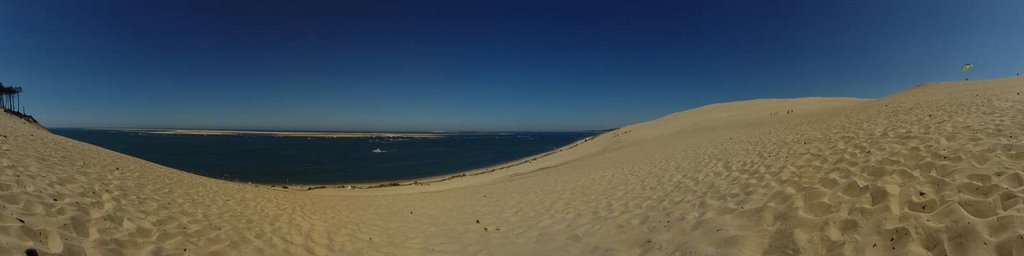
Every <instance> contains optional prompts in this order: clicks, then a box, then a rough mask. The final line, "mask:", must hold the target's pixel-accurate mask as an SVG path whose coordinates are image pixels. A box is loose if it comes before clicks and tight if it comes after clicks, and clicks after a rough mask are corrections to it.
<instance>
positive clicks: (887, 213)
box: [0, 78, 1024, 255]
mask: <svg viewBox="0 0 1024 256" xmlns="http://www.w3.org/2000/svg"><path fill="white" fill-rule="evenodd" d="M1021 94H1024V79H1020V78H1008V79H997V80H988V81H971V82H945V83H933V84H925V85H920V86H916V87H913V88H911V89H908V90H906V91H904V92H901V93H898V94H895V95H892V96H889V97H886V98H882V99H877V100H863V99H850V98H804V99H777V100H753V101H742V102H733V103H722V104H714V105H709V106H705V107H701V108H697V109H693V110H689V111H684V112H679V113H676V114H672V115H669V116H666V117H664V118H661V119H658V120H653V121H650V122H646V123H641V124H636V125H632V126H627V127H623V128H621V129H618V130H615V131H612V132H609V133H606V134H603V135H600V136H598V137H596V138H594V139H592V140H590V141H587V142H585V143H582V144H580V145H578V146H576V147H573V148H569V149H566V150H563V151H562V152H557V153H555V154H551V155H549V156H546V157H542V158H538V159H535V160H531V161H527V162H525V163H523V164H519V165H515V166H510V167H509V168H506V169H504V170H500V171H495V172H491V173H488V174H485V175H475V176H470V177H465V178H460V179H454V180H450V181H445V182H440V183H434V184H431V185H419V186H402V187H389V188H379V189H356V190H347V189H319V190H312V191H292V190H281V189H277V188H270V187H266V186H254V185H248V184H238V183H231V182H226V181H220V180H214V179H209V178H204V177H200V176H196V175H191V174H188V173H185V172H181V171H177V170H173V169H170V168H166V167H162V166H159V165H156V164H152V163H149V162H146V161H142V160H139V159H135V158H132V157H128V156H125V155H122V154H119V153H116V152H111V151H108V150H105V149H102V148H98V147H94V146H91V145H87V144H84V143H80V142H76V141H72V140H69V139H66V138H63V137H59V136H56V135H53V134H50V133H48V132H46V131H44V130H41V129H39V128H36V127H34V126H31V125H28V124H27V123H25V122H23V121H21V120H20V119H17V118H15V117H12V116H10V115H6V114H2V115H0V254H4V255H18V254H23V253H24V251H25V250H26V249H28V248H33V249H35V250H37V251H39V252H41V253H43V254H61V255H83V254H89V255H118V254H128V255H137V254H144V255H149V254H156V255H165V254H166V255H305V254H311V255H339V254H344V255H423V254H426V255H434V254H441V255H605V254H613V255H794V254H800V255H822V254H838V255H843V254H853V255H864V254H870V255H1024V206H1022V203H1024V202H1022V200H1024V199H1022V197H1021V196H1022V193H1024V140H1022V139H1021V137H1022V136H1024V95H1021Z"/></svg>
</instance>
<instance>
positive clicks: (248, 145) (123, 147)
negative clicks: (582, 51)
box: [51, 129, 595, 184]
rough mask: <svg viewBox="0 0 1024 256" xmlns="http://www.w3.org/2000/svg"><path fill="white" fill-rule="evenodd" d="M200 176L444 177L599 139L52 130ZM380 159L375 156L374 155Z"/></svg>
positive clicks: (317, 179)
mask: <svg viewBox="0 0 1024 256" xmlns="http://www.w3.org/2000/svg"><path fill="white" fill-rule="evenodd" d="M51 131H53V132H54V133H56V134H59V135H61V136H64V137H68V138H72V139H75V140H78V141H82V142H86V143H90V144H93V145H97V146H100V147H104V148H107V149H110V150H113V151H117V152H121V153H124V154H127V155H131V156H134V157H138V158H141V159H145V160H147V161H150V162H154V163H158V164H162V165H165V166H169V167H172V168H175V169H179V170H185V171H189V172H192V173H195V174H199V175H203V176H207V177H213V178H220V179H227V180H238V181H251V182H259V183H292V184H331V183H342V182H346V183H347V182H375V181H390V180H397V179H409V178H420V177H428V176H435V175H443V174H449V173H455V172H460V171H466V170H471V169H475V168H481V167H487V166H491V165H495V164H500V163H504V162H508V161H512V160H516V159H519V158H523V157H527V156H530V155H534V154H538V153H542V152H545V151H549V150H552V149H555V148H558V147H561V146H564V145H568V144H569V143H572V142H574V141H576V140H579V139H582V138H584V137H587V136H591V135H595V133H589V132H587V133H584V132H573V133H494V134H472V135H455V136H447V137H439V138H303V137H274V136H251V135H240V136H202V135H165V134H145V133H138V132H131V131H114V130H92V129H51ZM378 148H379V149H381V150H382V151H385V152H383V153H375V152H373V151H374V149H378Z"/></svg>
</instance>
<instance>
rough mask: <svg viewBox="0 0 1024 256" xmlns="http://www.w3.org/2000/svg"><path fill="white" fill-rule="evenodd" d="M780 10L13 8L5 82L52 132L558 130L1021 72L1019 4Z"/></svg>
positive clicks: (747, 6)
mask: <svg viewBox="0 0 1024 256" xmlns="http://www.w3.org/2000/svg"><path fill="white" fill-rule="evenodd" d="M777 2H780V3H776V1H672V2H639V1H630V2H603V1H568V2H551V1H395V2H392V1H362V2H342V1H322V2H320V1H318V2H295V1H290V2H289V3H285V2H274V1H253V2H246V1H236V2H217V1H20V0H14V1H11V0H7V1H2V2H0V81H3V82H4V83H5V84H7V85H16V86H22V87H24V88H25V92H24V93H23V95H22V100H23V101H24V103H25V104H26V107H27V108H28V112H29V114H32V115H34V116H36V117H37V119H39V120H40V121H41V122H42V123H43V124H44V125H47V126H49V127H148V128H221V129H286V130H387V131H396V130H397V131H430V130H484V131H492V130H501V131H510V130H517V131H518V130H522V131H538V130H542V131H565V130H588V129H606V128H613V127H618V126H622V125H627V124H631V123H636V122H641V121H645V120H649V119H653V118H657V117H660V116H663V115H666V114H669V113H673V112H677V111H681V110H685V109H689V108H694V107H698V106H701V105H705V104H709V103H716V102H727V101H735V100H743V99H753V98H791V97H806V96H852V97H868V98H877V97H882V96H885V95H888V94H891V93H894V92H897V91H900V90H902V89H903V88H906V87H909V86H911V85H914V84H917V83H922V82H929V81H939V80H962V79H964V77H965V76H969V77H970V78H972V79H983V78H994V77H1005V76H1012V75H1014V74H1016V73H1018V72H1024V47H1022V46H1021V45H1022V42H1024V18H1021V17H1022V16H1021V15H1020V10H1024V1H964V0H961V1H935V0H930V1H777ZM964 63H972V64H974V65H975V69H974V70H971V71H969V73H968V74H966V75H964V74H960V73H959V68H960V65H962V64H964Z"/></svg>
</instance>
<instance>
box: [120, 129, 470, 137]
mask: <svg viewBox="0 0 1024 256" xmlns="http://www.w3.org/2000/svg"><path fill="white" fill-rule="evenodd" d="M109 130H118V131H131V132H140V133H148V134H173V135H216V136H239V135H260V136H277V137H317V138H366V137H398V138H436V137H443V136H451V135H455V134H454V133H401V132H285V131H280V132H277V131H241V130H199V129H109Z"/></svg>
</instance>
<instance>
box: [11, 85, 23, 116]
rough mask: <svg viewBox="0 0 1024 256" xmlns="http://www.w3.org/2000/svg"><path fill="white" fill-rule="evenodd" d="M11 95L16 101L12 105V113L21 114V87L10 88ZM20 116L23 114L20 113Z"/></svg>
mask: <svg viewBox="0 0 1024 256" xmlns="http://www.w3.org/2000/svg"><path fill="white" fill-rule="evenodd" d="M11 94H12V95H14V97H15V99H17V100H16V101H14V103H15V105H14V112H18V113H22V112H21V108H20V107H22V105H21V86H18V87H11ZM22 114H24V113H22Z"/></svg>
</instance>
